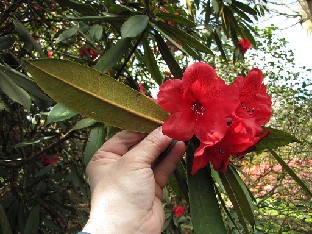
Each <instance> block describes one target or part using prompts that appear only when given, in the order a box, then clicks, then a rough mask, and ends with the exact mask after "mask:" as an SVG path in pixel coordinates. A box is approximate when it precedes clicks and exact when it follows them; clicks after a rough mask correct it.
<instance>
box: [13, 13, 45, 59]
mask: <svg viewBox="0 0 312 234" xmlns="http://www.w3.org/2000/svg"><path fill="white" fill-rule="evenodd" d="M13 23H14V26H15V29H16V31H17V33H18V35H19V36H20V38H21V39H22V40H23V41H24V42H25V45H26V46H27V47H28V48H29V49H30V50H33V49H35V50H36V51H37V52H38V53H39V54H40V56H41V57H45V55H44V53H43V50H42V48H41V46H40V45H39V44H38V43H37V42H36V41H35V39H34V38H33V37H32V35H31V34H30V33H29V31H28V30H27V28H26V27H25V26H24V25H23V24H22V23H21V22H20V21H19V20H18V19H16V18H13Z"/></svg>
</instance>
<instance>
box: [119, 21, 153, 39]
mask: <svg viewBox="0 0 312 234" xmlns="http://www.w3.org/2000/svg"><path fill="white" fill-rule="evenodd" d="M148 21H149V18H148V17H147V16H146V15H134V16H131V17H130V18H129V19H128V20H127V21H126V22H124V23H123V25H122V26H121V37H122V38H126V37H137V36H138V35H140V34H141V33H142V32H143V31H144V30H145V28H146V26H147V24H148Z"/></svg>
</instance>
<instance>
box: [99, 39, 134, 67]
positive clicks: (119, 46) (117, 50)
mask: <svg viewBox="0 0 312 234" xmlns="http://www.w3.org/2000/svg"><path fill="white" fill-rule="evenodd" d="M130 43H131V38H123V39H120V40H119V41H118V42H117V43H116V44H115V45H113V46H112V47H111V48H110V49H109V50H108V51H107V52H106V53H104V54H102V55H101V57H100V59H99V61H98V62H97V64H95V66H94V69H95V70H98V71H100V72H103V73H106V72H107V71H108V70H109V69H111V68H112V67H113V66H114V65H116V63H117V62H118V61H119V60H120V59H121V58H122V56H123V55H124V54H125V53H126V52H127V50H128V48H129V46H130Z"/></svg>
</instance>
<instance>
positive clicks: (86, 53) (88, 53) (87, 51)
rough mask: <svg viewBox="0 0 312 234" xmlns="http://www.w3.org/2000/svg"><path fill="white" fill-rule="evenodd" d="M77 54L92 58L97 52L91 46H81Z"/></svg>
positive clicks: (96, 55)
mask: <svg viewBox="0 0 312 234" xmlns="http://www.w3.org/2000/svg"><path fill="white" fill-rule="evenodd" d="M79 56H80V57H83V56H87V57H89V58H90V57H91V58H92V59H93V60H94V59H96V58H97V57H98V56H99V54H98V53H96V52H95V51H94V50H93V49H92V48H86V47H83V48H81V50H80V51H79Z"/></svg>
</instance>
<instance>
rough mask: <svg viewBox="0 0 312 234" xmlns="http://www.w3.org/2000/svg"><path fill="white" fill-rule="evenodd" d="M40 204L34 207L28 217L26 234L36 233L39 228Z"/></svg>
mask: <svg viewBox="0 0 312 234" xmlns="http://www.w3.org/2000/svg"><path fill="white" fill-rule="evenodd" d="M39 214H40V205H36V206H35V207H33V208H32V209H31V211H30V213H29V216H28V218H27V222H26V227H25V230H24V234H36V233H38V228H39V221H40V220H39Z"/></svg>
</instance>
